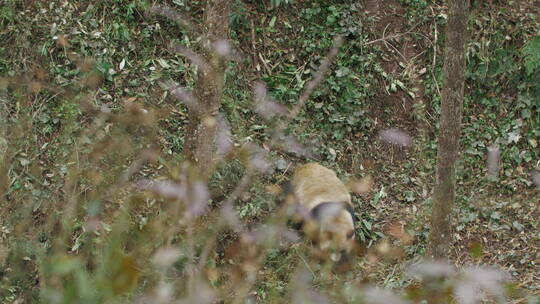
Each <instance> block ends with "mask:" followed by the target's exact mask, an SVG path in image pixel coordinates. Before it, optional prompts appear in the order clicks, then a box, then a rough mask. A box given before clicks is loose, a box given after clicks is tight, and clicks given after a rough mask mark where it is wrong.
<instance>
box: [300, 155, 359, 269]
mask: <svg viewBox="0 0 540 304" xmlns="http://www.w3.org/2000/svg"><path fill="white" fill-rule="evenodd" d="M290 187H291V189H290V191H291V192H292V195H293V198H294V202H295V203H296V205H297V206H298V209H299V210H301V212H300V213H303V216H302V218H303V225H302V226H303V231H304V233H305V234H306V236H307V237H309V238H310V239H311V240H312V241H313V242H314V244H315V245H316V246H317V247H318V249H320V250H322V251H323V252H331V255H330V257H331V259H332V260H334V261H337V260H339V259H340V258H341V257H342V255H343V254H349V253H350V252H351V250H352V249H353V247H354V244H355V241H354V238H355V232H354V211H353V206H352V203H351V196H350V194H349V191H348V189H347V187H346V186H345V185H344V184H343V183H342V182H341V180H339V178H338V177H337V176H336V174H335V173H334V171H332V170H330V169H328V168H326V167H324V166H322V165H320V164H318V163H308V164H305V165H301V166H299V167H297V168H296V170H295V172H294V174H293V178H292V181H291V183H290ZM302 211H303V212H302Z"/></svg>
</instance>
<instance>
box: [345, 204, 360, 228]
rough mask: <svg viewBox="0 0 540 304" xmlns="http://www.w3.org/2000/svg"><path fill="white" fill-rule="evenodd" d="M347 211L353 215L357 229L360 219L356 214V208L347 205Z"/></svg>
mask: <svg viewBox="0 0 540 304" xmlns="http://www.w3.org/2000/svg"><path fill="white" fill-rule="evenodd" d="M345 209H346V210H347V211H348V212H349V213H350V214H351V217H352V220H353V225H354V226H355V227H356V222H358V220H360V219H359V218H358V216H357V215H356V213H354V208H353V207H352V206H351V205H349V204H345Z"/></svg>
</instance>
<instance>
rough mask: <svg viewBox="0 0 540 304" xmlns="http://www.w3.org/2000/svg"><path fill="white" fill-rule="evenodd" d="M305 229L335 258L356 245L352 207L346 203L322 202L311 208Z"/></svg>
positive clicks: (320, 246)
mask: <svg viewBox="0 0 540 304" xmlns="http://www.w3.org/2000/svg"><path fill="white" fill-rule="evenodd" d="M304 230H305V232H306V234H308V235H309V236H310V238H311V239H312V240H314V242H315V244H316V245H317V246H318V247H319V249H321V250H323V251H330V252H332V253H333V255H332V257H333V258H332V259H333V260H335V259H339V256H340V255H341V254H343V253H345V254H348V253H349V252H350V251H351V250H352V248H353V247H354V237H355V233H354V216H353V210H352V207H351V206H350V205H349V204H345V203H336V202H323V203H320V204H318V205H317V206H315V207H314V208H313V209H311V210H310V212H309V216H308V219H307V221H306V223H305V224H304Z"/></svg>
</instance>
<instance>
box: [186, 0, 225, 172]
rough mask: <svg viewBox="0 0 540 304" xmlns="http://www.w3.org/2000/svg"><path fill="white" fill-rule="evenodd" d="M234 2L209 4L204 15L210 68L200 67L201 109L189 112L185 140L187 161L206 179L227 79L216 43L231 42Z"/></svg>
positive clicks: (220, 0)
mask: <svg viewBox="0 0 540 304" xmlns="http://www.w3.org/2000/svg"><path fill="white" fill-rule="evenodd" d="M229 11H230V0H208V3H207V5H206V9H205V11H204V15H203V24H202V29H203V31H204V34H203V35H204V37H203V39H202V41H203V43H204V44H205V45H203V48H202V49H203V55H204V58H205V60H206V62H207V63H208V68H201V67H199V70H198V75H197V76H198V79H197V82H196V84H195V88H194V90H193V95H194V96H195V98H196V99H197V100H198V105H197V107H194V108H191V109H190V110H189V122H188V125H187V128H186V133H185V137H184V153H185V155H186V158H187V159H188V160H189V161H191V162H192V163H193V164H195V166H196V167H197V168H198V170H199V173H200V174H201V176H202V177H203V178H207V177H208V176H209V175H210V173H211V170H212V167H213V162H214V154H215V139H216V130H217V115H218V111H219V108H220V106H221V93H222V87H223V80H224V75H225V67H226V61H225V58H223V57H222V56H220V55H218V54H217V53H216V52H215V51H214V50H213V43H215V42H216V41H219V40H223V39H226V38H227V34H228V32H229Z"/></svg>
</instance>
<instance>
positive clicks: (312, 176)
mask: <svg viewBox="0 0 540 304" xmlns="http://www.w3.org/2000/svg"><path fill="white" fill-rule="evenodd" d="M292 184H293V187H294V194H295V196H296V199H297V200H298V203H299V204H301V205H303V206H304V207H306V208H307V209H308V210H310V209H312V208H313V207H315V206H316V205H318V204H320V203H321V202H336V203H346V204H349V205H350V204H351V197H350V195H349V191H348V190H347V187H346V186H345V185H344V184H343V183H342V182H341V180H340V179H339V178H338V177H337V176H336V174H335V173H334V171H332V170H330V169H328V168H326V167H324V166H321V165H319V164H317V163H309V164H305V165H302V166H300V167H298V168H297V169H296V170H295V173H294V176H293V182H292Z"/></svg>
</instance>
